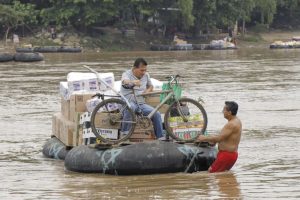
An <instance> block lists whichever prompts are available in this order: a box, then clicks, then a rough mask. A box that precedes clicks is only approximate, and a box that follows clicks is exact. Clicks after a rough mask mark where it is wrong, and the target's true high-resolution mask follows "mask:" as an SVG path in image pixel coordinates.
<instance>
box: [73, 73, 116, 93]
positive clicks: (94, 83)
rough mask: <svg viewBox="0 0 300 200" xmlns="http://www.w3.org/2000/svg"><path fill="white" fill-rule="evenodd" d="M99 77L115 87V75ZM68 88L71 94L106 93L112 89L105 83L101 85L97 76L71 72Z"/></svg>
mask: <svg viewBox="0 0 300 200" xmlns="http://www.w3.org/2000/svg"><path fill="white" fill-rule="evenodd" d="M99 77H100V78H101V79H103V80H104V81H105V82H106V83H107V84H108V85H109V86H111V87H114V82H115V77H114V74H113V73H99ZM67 81H68V87H69V92H70V94H73V93H74V92H77V91H87V92H91V91H99V90H101V91H105V90H108V89H110V88H109V87H106V85H104V84H103V83H101V82H100V83H99V82H98V79H97V76H96V74H94V73H81V72H70V73H69V74H68V75H67Z"/></svg>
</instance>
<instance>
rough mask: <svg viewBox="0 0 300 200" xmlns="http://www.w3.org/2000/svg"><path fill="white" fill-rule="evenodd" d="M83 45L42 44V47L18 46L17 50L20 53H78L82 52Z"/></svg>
mask: <svg viewBox="0 0 300 200" xmlns="http://www.w3.org/2000/svg"><path fill="white" fill-rule="evenodd" d="M81 51H82V48H81V47H69V46H42V47H34V48H30V47H18V48H16V52H19V53H29V52H40V53H57V52H64V53H68V52H69V53H77V52H81Z"/></svg>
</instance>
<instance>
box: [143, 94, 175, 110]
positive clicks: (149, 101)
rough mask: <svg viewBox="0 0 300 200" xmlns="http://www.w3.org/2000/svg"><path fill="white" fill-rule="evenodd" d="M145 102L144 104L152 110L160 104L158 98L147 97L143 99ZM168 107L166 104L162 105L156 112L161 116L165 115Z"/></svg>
mask: <svg viewBox="0 0 300 200" xmlns="http://www.w3.org/2000/svg"><path fill="white" fill-rule="evenodd" d="M145 102H146V104H148V105H150V106H152V107H153V108H155V107H156V106H157V105H158V104H160V98H159V96H147V97H146V98H145ZM168 108H169V105H168V104H164V105H162V107H161V108H160V109H159V110H158V111H159V112H160V113H161V114H164V113H166V111H167V110H168Z"/></svg>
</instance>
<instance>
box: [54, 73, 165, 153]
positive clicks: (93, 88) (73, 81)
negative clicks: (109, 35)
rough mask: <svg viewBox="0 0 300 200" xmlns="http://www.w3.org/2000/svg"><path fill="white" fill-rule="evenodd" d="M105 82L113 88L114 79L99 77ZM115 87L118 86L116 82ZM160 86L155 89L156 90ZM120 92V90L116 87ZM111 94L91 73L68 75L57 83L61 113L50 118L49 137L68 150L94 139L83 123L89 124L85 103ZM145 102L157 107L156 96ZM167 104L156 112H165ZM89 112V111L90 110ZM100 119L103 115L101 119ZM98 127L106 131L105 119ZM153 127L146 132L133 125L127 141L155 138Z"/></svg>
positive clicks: (105, 76) (106, 75)
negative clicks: (65, 79)
mask: <svg viewBox="0 0 300 200" xmlns="http://www.w3.org/2000/svg"><path fill="white" fill-rule="evenodd" d="M99 75H100V77H101V78H102V79H104V80H105V82H106V83H107V84H108V85H110V86H111V87H113V88H114V86H115V80H114V75H113V73H104V74H99ZM116 85H119V84H118V83H117V84H116ZM158 88H159V87H156V89H158ZM115 89H116V90H119V88H116V87H115ZM99 91H100V92H103V93H111V90H110V88H107V87H106V86H105V85H101V84H99V83H98V81H97V79H96V76H95V75H94V74H92V73H75V72H71V73H69V74H68V77H67V82H61V83H60V96H61V112H59V113H55V114H54V115H53V117H52V135H53V136H55V137H57V138H58V139H59V140H60V141H61V142H63V143H64V144H65V145H66V146H67V147H73V146H78V145H81V144H84V143H85V144H86V142H84V141H86V140H85V139H89V138H94V137H95V135H94V134H93V133H92V131H91V128H90V126H86V122H89V121H90V113H89V112H88V109H87V101H88V100H90V99H92V98H93V95H95V94H96V92H99ZM146 103H147V104H149V105H151V106H153V107H155V106H156V105H158V104H159V96H150V97H147V98H146ZM167 108H168V106H167V105H163V107H162V108H161V109H160V110H159V111H160V112H161V114H162V118H163V114H164V113H165V111H166V109H167ZM89 111H90V109H89ZM102 117H103V116H102ZM101 123H102V124H100V125H99V127H101V128H102V126H103V128H105V127H106V126H107V125H108V123H107V124H105V123H106V122H105V120H102V121H101ZM154 138H155V136H154V133H153V127H152V126H151V127H149V128H148V129H145V128H141V127H140V126H139V125H137V126H136V129H135V132H134V133H133V134H132V136H131V138H130V141H132V142H142V141H144V140H152V139H154Z"/></svg>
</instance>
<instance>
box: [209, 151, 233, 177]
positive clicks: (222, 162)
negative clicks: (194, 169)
mask: <svg viewBox="0 0 300 200" xmlns="http://www.w3.org/2000/svg"><path fill="white" fill-rule="evenodd" d="M237 158H238V153H237V152H228V151H219V152H218V155H217V158H216V160H215V161H214V162H213V164H212V165H211V166H210V170H209V172H210V173H214V172H224V171H227V170H230V169H231V167H232V166H233V165H234V163H235V161H236V160H237Z"/></svg>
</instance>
